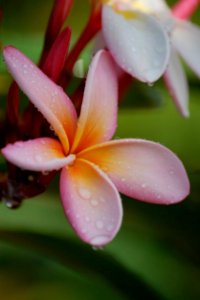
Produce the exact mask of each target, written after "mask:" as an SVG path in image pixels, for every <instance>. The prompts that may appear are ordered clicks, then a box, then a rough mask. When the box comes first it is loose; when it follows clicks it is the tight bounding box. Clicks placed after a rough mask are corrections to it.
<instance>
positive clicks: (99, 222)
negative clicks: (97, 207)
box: [96, 220, 104, 229]
mask: <svg viewBox="0 0 200 300" xmlns="http://www.w3.org/2000/svg"><path fill="white" fill-rule="evenodd" d="M103 226H104V224H103V222H102V221H101V220H99V221H96V227H97V229H102V228H103Z"/></svg>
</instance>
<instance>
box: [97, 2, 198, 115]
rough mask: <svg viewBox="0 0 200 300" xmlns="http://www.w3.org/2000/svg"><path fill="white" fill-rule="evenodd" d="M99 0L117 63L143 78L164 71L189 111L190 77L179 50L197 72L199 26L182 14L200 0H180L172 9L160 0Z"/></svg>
mask: <svg viewBox="0 0 200 300" xmlns="http://www.w3.org/2000/svg"><path fill="white" fill-rule="evenodd" d="M103 2H104V3H105V4H104V5H103V12H102V23H103V35H104V39H105V42H106V45H107V47H108V49H109V50H110V51H111V53H112V55H113V57H114V58H115V60H116V62H117V63H118V65H119V66H120V67H121V68H122V69H123V70H125V71H126V72H127V73H129V74H131V75H132V76H134V77H136V78H137V79H139V80H141V81H144V82H153V81H155V80H157V79H158V78H159V77H160V76H161V75H163V74H164V79H165V82H166V84H167V87H168V88H169V89H170V92H171V95H172V97H173V100H174V102H175V105H176V106H177V108H178V110H179V111H180V113H181V114H182V115H183V116H185V117H187V116H188V115H189V111H188V98H189V93H188V83H187V80H186V76H185V72H184V70H183V68H182V65H181V63H180V60H179V55H177V53H178V54H180V55H181V56H182V57H183V58H184V59H185V61H186V62H187V63H188V65H189V66H190V67H191V69H192V70H193V71H194V72H195V73H196V74H197V76H199V77H200V59H199V49H200V28H199V27H198V26H196V25H193V24H192V23H191V22H189V21H186V20H184V19H186V18H188V16H189V15H190V14H191V10H194V7H195V8H196V7H197V3H198V2H199V1H198V0H188V1H187V0H183V1H182V2H184V3H183V4H182V5H181V6H179V7H177V9H176V10H175V11H174V13H173V12H172V11H171V10H170V9H169V7H168V6H167V4H166V3H165V1H164V0H104V1H103ZM169 40H170V44H171V46H170V48H169ZM165 71H166V72H165Z"/></svg>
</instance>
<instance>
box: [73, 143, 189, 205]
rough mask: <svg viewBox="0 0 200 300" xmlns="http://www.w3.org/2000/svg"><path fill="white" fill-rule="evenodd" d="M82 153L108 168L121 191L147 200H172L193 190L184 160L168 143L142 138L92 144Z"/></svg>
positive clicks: (169, 202) (161, 202) (108, 172)
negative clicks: (167, 145)
mask: <svg viewBox="0 0 200 300" xmlns="http://www.w3.org/2000/svg"><path fill="white" fill-rule="evenodd" d="M78 157H80V158H83V159H87V160H89V161H91V162H93V163H95V164H96V165H98V166H99V167H100V168H102V170H104V172H106V173H107V174H108V175H109V177H110V178H111V180H112V181H113V183H114V184H115V185H116V187H117V189H118V190H119V192H121V193H123V194H125V195H128V196H130V197H133V198H136V199H138V200H142V201H145V202H151V203H158V204H172V203H176V202H179V201H181V200H183V199H184V198H185V197H186V196H187V195H188V193H189V181H188V177H187V174H186V171H185V169H184V167H183V164H182V162H181V161H180V160H179V159H178V157H177V156H176V155H175V154H174V153H172V152H171V151H170V150H168V149H167V148H165V147H164V146H162V145H160V144H157V143H154V142H150V141H146V140H138V139H125V140H115V141H111V142H107V143H104V144H101V145H99V146H96V147H91V148H90V149H88V150H85V151H83V152H82V153H80V154H79V155H78Z"/></svg>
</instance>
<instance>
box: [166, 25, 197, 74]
mask: <svg viewBox="0 0 200 300" xmlns="http://www.w3.org/2000/svg"><path fill="white" fill-rule="evenodd" d="M172 41H173V45H174V46H175V48H176V50H177V51H178V52H179V53H180V54H181V56H182V57H183V58H184V59H185V61H186V62H187V64H188V65H189V66H190V68H191V69H192V70H193V71H194V72H195V73H196V75H197V76H199V77H200V58H199V49H200V27H198V26H196V25H194V24H192V23H190V22H188V21H180V20H179V21H178V20H177V26H176V28H175V29H174V31H173V32H172Z"/></svg>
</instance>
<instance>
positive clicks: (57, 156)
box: [2, 138, 75, 171]
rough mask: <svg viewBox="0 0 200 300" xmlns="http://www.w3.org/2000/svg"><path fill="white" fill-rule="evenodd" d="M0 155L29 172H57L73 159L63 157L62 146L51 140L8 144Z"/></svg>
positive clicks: (39, 139)
mask: <svg viewBox="0 0 200 300" xmlns="http://www.w3.org/2000/svg"><path fill="white" fill-rule="evenodd" d="M2 154H3V155H4V156H5V157H6V159H7V160H8V161H9V162H11V163H13V164H14V165H16V166H18V167H20V168H23V169H26V170H31V171H53V170H58V169H60V168H62V167H64V166H66V165H68V164H70V163H72V162H73V161H74V158H75V156H74V155H72V154H71V155H69V156H67V157H65V155H64V153H63V148H62V145H61V144H60V143H59V142H58V141H56V140H54V139H51V138H38V139H35V140H29V141H26V142H16V143H14V144H8V145H7V146H6V147H5V148H3V149H2Z"/></svg>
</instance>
